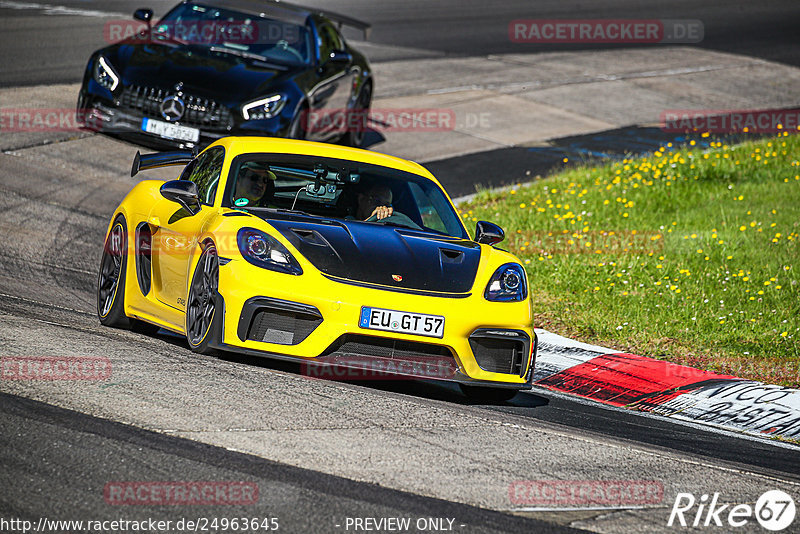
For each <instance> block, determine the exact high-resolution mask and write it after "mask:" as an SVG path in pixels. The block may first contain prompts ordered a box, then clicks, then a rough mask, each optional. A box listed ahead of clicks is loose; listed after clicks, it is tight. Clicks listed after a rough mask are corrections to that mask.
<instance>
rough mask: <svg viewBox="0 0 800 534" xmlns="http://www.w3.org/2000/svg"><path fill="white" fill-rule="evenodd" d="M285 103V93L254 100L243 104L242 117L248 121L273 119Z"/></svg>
mask: <svg viewBox="0 0 800 534" xmlns="http://www.w3.org/2000/svg"><path fill="white" fill-rule="evenodd" d="M284 104H286V99H285V98H284V97H283V95H272V96H269V97H267V98H260V99H258V100H253V101H252V102H248V103H247V104H245V105H243V106H242V117H244V120H246V121H251V120H252V121H260V120H264V119H271V118H272V117H274V116H275V115H277V114H278V113H280V112H281V110H282V109H283V106H284Z"/></svg>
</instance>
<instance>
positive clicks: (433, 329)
mask: <svg viewBox="0 0 800 534" xmlns="http://www.w3.org/2000/svg"><path fill="white" fill-rule="evenodd" d="M358 326H360V327H361V328H369V329H370V330H383V331H386V332H402V333H403V334H416V335H418V336H429V337H442V336H443V335H444V317H442V316H441V315H427V314H424V313H410V312H403V311H397V310H384V309H381V308H368V307H366V306H363V307H362V308H361V317H360V318H359V320H358Z"/></svg>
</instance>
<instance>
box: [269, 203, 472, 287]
mask: <svg viewBox="0 0 800 534" xmlns="http://www.w3.org/2000/svg"><path fill="white" fill-rule="evenodd" d="M268 222H269V224H271V225H272V226H274V227H275V229H276V230H278V231H279V232H280V233H281V234H282V235H283V236H284V237H286V239H288V240H289V242H291V243H292V245H294V246H295V247H296V248H297V249H298V250H299V251H300V253H301V254H302V255H303V256H304V257H305V258H306V259H308V261H310V262H311V263H312V264H313V265H314V267H316V268H317V269H319V270H320V271H322V272H323V273H325V274H328V275H331V276H336V277H339V278H346V279H348V280H353V281H357V282H365V283H369V284H380V285H384V286H395V287H397V288H398V289H401V290H402V289H416V290H424V291H434V292H441V293H467V292H469V291H470V289H472V285H473V283H474V282H475V275H476V273H477V271H478V265H479V263H480V259H481V248H480V245H478V244H477V243H474V242H472V241H468V240H465V239H454V238H446V237H441V238H440V237H437V236H435V235H432V234H429V233H423V232H419V231H415V230H410V229H405V228H398V227H394V226H384V225H381V224H375V223H365V222H361V221H338V220H337V221H326V223H321V224H317V223H310V222H300V221H285V220H274V219H268ZM398 277H399V278H400V280H398V279H397V278H398Z"/></svg>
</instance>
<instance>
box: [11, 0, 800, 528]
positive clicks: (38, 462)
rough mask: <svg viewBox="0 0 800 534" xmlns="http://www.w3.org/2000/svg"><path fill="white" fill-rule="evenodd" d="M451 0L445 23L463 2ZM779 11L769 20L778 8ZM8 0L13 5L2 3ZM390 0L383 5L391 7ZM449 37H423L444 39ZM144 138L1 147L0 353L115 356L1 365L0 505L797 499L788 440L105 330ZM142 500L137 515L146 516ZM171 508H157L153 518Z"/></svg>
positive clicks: (17, 510) (487, 519) (473, 504)
mask: <svg viewBox="0 0 800 534" xmlns="http://www.w3.org/2000/svg"><path fill="white" fill-rule="evenodd" d="M73 4H74V5H78V4H77V3H75V2H73ZM341 5H343V6H344V7H348V6H349V5H350V4H341ZM526 5H528V4H526ZM92 6H93V7H94V8H95V9H97V8H99V7H103V8H106V7H108V8H113V10H114V11H122V12H128V11H131V10H132V8H134V7H140V6H139V5H138V4H137V5H135V6H134V5H133V4H130V5H129V3H127V2H119V3H114V4H110V3H109V4H100V3H97V4H93V5H92ZM360 6H361V7H360V8H361V9H371V8H367V7H364V6H363V4H360ZM443 6H444V7H442V8H441V10H442V12H441V13H440V14H439V15H438V17H440V18H439V19H436V15H434V16H433V20H446V17H447V16H448V14H447V13H452V10H451V11H449V12H447V13H445V8H446V6H447V4H443ZM710 6H711V7H710V8H713V9H717V10H719V9H721V4H710ZM80 7H82V8H86V4H85V3H83V2H81V3H80ZM355 7H358V6H354V9H355ZM434 7H435V6H432V7H431V8H430V9H433V10H434V11H436V9H434ZM129 8H130V9H129ZM771 9H772V8H770V9H765V10H764V12H765V13H767V15H765V17H766V18H765V19H764V20H763V21H761V22H759V23H758V24H755V25H754V26H755V27H759V26H760V25H761V24H762V23H763V24H769V23H770V20H772V18H771V17H773V15H771V13H772V11H771ZM0 10H3V14H4V15H6V13H7V11H6V10H5V9H3V4H1V3H0ZM339 10H342V8H339ZM517 12H518V13H519V12H523V11H522V10H520V11H517ZM354 14H355V13H354ZM365 14H369V13H368V12H365ZM746 14H749V15H751V16H752V13H749V12H748V13H746ZM18 16H19V14H18ZM377 16H378V15H377V14H376V17H377ZM381 16H385V17H387V20H388V18H391V13H389V12H387V13H385V14H384V15H381ZM731 16H733V15H731ZM42 18H45V19H46V17H36V20H35V23H36V24H40V23H42V20H41V19H42ZM53 18H54V17H50V19H53ZM83 18H85V17H83ZM83 18H82V19H81V20H83ZM687 18H688V16H687ZM695 18H697V17H695ZM784 19H789V20H790V17H788V16H784ZM8 20H10V18H5V17H4V21H3V24H7V23H8V22H7V21H8ZM428 20H429V19H427V18H425V17H422V16H420V18H419V20H417V21H416V24H417V25H418V27H419V32H420V34H419V35H423V34H426V35H427V34H431V33H433V32H432V28H433V29H436V26H430V23H429V22H426V21H428ZM21 22H22V21H20V20H17V23H21ZM413 22H414V21H410V22H408V24H412V23H413ZM25 23H26V24H29V23H30V22H29V21H28V22H25ZM45 23H46V24H52V25H53V26H44V28H48V27H51V28H52V27H55V26H56V25H59V24H61V25H63V24H64V22H63V21H62V22H58V21H50V20H49V19H48V20H45ZM384 24H387V23H384ZM731 26H732V27H736V26H737V24H736V23H735V22H731ZM93 27H94V26H93ZM384 28H385V26H384ZM377 29H379V26H378V25H377V24H376V30H377ZM376 33H377V32H376ZM447 34H448V32H443V35H442V36H429V37H428V39H431V40H433V41H436V40H441V39H444V40H446V38H447ZM412 35H413V33H412ZM774 35H777V36H778V37H780V35H781V33H780V31H777V32H776V33H775V34H774ZM4 38H5V37H4ZM404 38H405V37H403V39H404ZM451 38H452V36H451ZM733 40H734V39H731V43H732V42H733ZM778 40H780V39H778ZM462 41H466V40H465V39H464V38H463V37H462ZM476 41H477V42H480V39H476ZM395 42H396V43H397V44H398V45H399V46H398V48H396V49H391V50H389V51H388V52H384V53H386V54H387V56H389V55H391V54H397V55H396V56H394V57H407V56H408V55H409V54H411V55H414V57H421V56H425V55H426V54H427V57H430V56H435V55H436V54H438V53H448V54H452V53H454V52H452V51H451V50H449V49H448V48H447V46H445V45H444V44H442V45H441V46H440V49H436V48H435V47H433V46H431V48H430V49H429V50H427V51H425V50H423V51H419V50H418V49H419V48H422V45H425V46H428V45H430V44H431V43H430V42H426V41H425V40H424V39H421V38H420V39H418V42H417V44H418V45H419V46H418V47H417V50H416V51H415V50H409V48H408V47H406V46H405V45H408V44H409V43H408V42H405V41H403V40H402V39H401V38H400V37H397V38H396V41H395ZM781 43H783V44H785V41H781ZM84 44H85V43H84ZM773 44H775V46H776V48H778V49H779V48H780V47H781V44H780V43H778V42H777V41H776V42H775V43H773ZM80 46H82V45H81V41H80V40H78V41H76V46H75V50H77V51H78V52H80V53H78V52H75V56H76V57H77V56H79V55H80V54H83V51H81V50H80ZM92 46H93V45H92ZM754 48H758V46H756V45H754ZM4 50H7V49H5V48H4ZM465 50H466V48H465ZM502 51H503V49H502V47H500V48H498V50H497V52H502ZM40 53H41V51H40ZM401 54H405V55H401ZM37 57H39V58H41V62H40V63H39V64H38V65H39V66H38V67H37V66H36V65H32V66H31V68H30V71H29V72H28V71H25V69H24V68H23V69H22V70H23V71H25V72H27V74H26V75H27V76H30V77H31V78H30V80H37V79H38V80H41V79H42V78H41V76H46V75H47V73H49V72H53V71H52V69H50V68H49V67H48V64H47V61H46V60H45V58H44V57H43V56H41V55H40V56H37ZM765 57H766V56H765ZM770 59H776V58H774V57H772V58H770ZM76 61H77V60H76ZM83 61H85V57H81V58H80V62H81V63H82V62H83ZM8 64H11V63H8ZM13 64H15V65H18V63H16V62H14V63H13ZM62 64H63V66H64V71H63V72H64V73H65V75H64V76H65V77H64V78H63V80H65V81H69V80H72V81H74V80H73V78H70V76H72V77H74V72H75V68H74V65H73V64H70V62H69V61H64V62H62ZM5 65H7V63H4V67H5ZM37 69H38V70H37ZM53 74H54V78H58V76H59V75H58V74H57V72H55V73H53ZM15 76H16V74H15ZM37 76H39V78H36V77H37ZM23 77H24V76H23ZM6 79H7V78H5V77H4V78H3V82H5V81H6ZM19 83H22V82H19ZM134 151H135V148H133V147H131V146H130V145H126V144H124V143H120V142H117V141H114V140H110V139H106V138H101V137H96V136H91V137H85V138H79V139H71V140H70V139H59V142H54V143H51V144H46V145H41V146H31V145H28V147H27V148H25V147H18V148H17V149H16V150H13V151H10V152H8V153H4V154H2V155H0V193H2V195H0V234H1V235H2V236H3V239H2V240H0V288H1V289H0V347H2V348H1V349H0V356H37V355H38V356H41V355H47V356H101V357H107V358H109V359H110V361H111V363H112V365H113V369H114V371H113V374H112V377H111V378H110V379H109V380H108V381H105V382H102V383H63V382H61V383H59V382H36V381H7V380H3V381H0V391H2V392H3V394H2V396H1V397H0V403H1V404H0V406H2V414H3V415H2V418H3V424H2V427H3V428H4V432H3V437H2V439H4V440H5V443H4V445H3V446H2V447H1V448H0V454H2V455H3V457H4V462H3V465H5V466H9V469H8V470H6V471H5V472H4V474H3V476H4V477H5V478H4V479H3V482H2V487H3V488H4V489H6V490H7V491H5V492H4V495H3V497H2V498H0V516H3V517H8V516H12V515H13V516H17V517H19V516H24V517H31V518H38V517H41V516H43V515H49V516H51V518H57V519H70V518H76V519H90V518H96V517H97V516H96V515H95V514H99V515H100V516H103V514H114V512H118V511H117V509H114V508H111V507H109V506H107V505H106V504H105V503H104V502H103V501H102V499H101V498H100V496H101V494H100V493H99V492H100V491H101V489H102V487H103V485H104V484H105V483H107V482H109V481H114V480H119V479H124V480H131V479H134V480H185V479H187V478H190V479H192V480H204V479H212V480H220V479H224V480H230V479H231V477H239V478H242V477H248V480H257V481H258V483H259V487H260V488H261V489H262V496H264V498H265V499H268V500H265V501H264V503H263V504H264V505H265V507H264V508H263V509H262V508H259V511H266V512H272V511H274V512H275V513H276V514H277V512H278V511H280V513H281V516H280V517H281V518H283V517H286V520H285V523H284V524H285V525H286V526H285V529H286V530H287V531H290V532H301V531H307V532H336V531H337V530H336V527H335V524H334V525H333V528H330V527H331V525H330V523H325V522H326V521H327V522H330V521H333V520H335V518H336V517H342V516H344V515H345V514H353V515H357V516H359V517H365V516H384V517H385V516H388V515H407V516H416V515H417V514H419V515H420V516H422V515H424V516H437V517H444V516H452V517H456V518H457V519H459V520H461V521H462V522H463V523H464V524H467V525H469V526H470V528H469V530H470V531H473V530H474V531H481V529H487V530H488V531H491V530H490V529H495V530H499V531H517V532H519V531H528V530H534V529H535V531H540V526H541V524H536V523H517V522H515V521H518V520H519V521H524V520H523V519H518V518H515V517H510V518H509V517H508V514H502V515H498V514H497V513H496V512H493V511H487V510H501V511H506V512H508V511H509V510H510V509H513V508H515V506H516V505H515V504H514V503H512V502H510V501H509V498H508V486H509V484H510V483H512V482H513V481H515V480H554V479H557V480H614V479H616V480H632V479H641V478H643V477H647V478H652V479H654V480H657V481H660V482H661V483H662V484H663V485H664V488H665V498H664V501H663V502H662V503H660V504H659V505H655V506H650V507H646V508H644V509H638V508H636V507H627V508H626V507H623V508H619V509H612V510H594V511H592V510H588V511H581V512H579V513H576V512H568V511H564V510H561V511H557V512H541V513H538V512H522V511H519V510H518V511H516V512H515V513H517V514H523V513H524V514H527V515H532V516H535V517H537V518H543V519H544V520H546V522H547V523H549V524H554V525H571V526H573V527H577V528H584V529H587V530H590V531H597V532H672V531H674V529H668V528H667V527H666V521H667V518H668V516H669V510H670V507H671V505H672V501H673V500H674V498H675V495H676V494H677V493H678V492H685V491H688V492H693V493H694V494H696V495H700V494H702V493H713V492H717V491H718V492H722V493H723V497H724V498H725V499H726V502H752V501H755V499H757V498H758V496H759V495H760V494H761V493H763V492H764V491H765V490H767V489H782V490H784V491H788V492H790V493H791V494H793V495H794V496H795V497H796V498H797V496H798V495H800V491H798V488H800V465H798V455H797V449H796V447H794V446H793V445H788V444H782V443H777V442H770V441H767V440H760V439H751V438H746V437H743V436H738V435H736V434H733V433H730V432H717V431H711V430H708V429H703V428H700V427H696V426H687V425H677V424H675V423H672V422H669V421H665V420H662V419H658V418H655V417H651V416H647V415H642V414H636V413H630V412H626V411H624V410H620V409H615V408H611V407H605V406H599V405H597V404H594V403H591V402H583V401H579V400H576V399H574V398H570V397H567V396H564V395H559V394H556V393H552V392H549V391H546V390H540V389H537V390H535V391H533V392H531V393H522V394H519V395H518V396H517V397H516V398H515V399H514V400H512V401H511V402H510V403H506V404H500V405H493V406H486V405H475V404H470V403H468V402H467V401H466V400H465V399H464V398H463V397H461V396H460V394H458V393H457V392H456V391H455V390H454V389H453V388H451V387H449V386H442V385H437V384H430V383H419V382H391V383H390V382H379V383H364V384H347V383H338V382H329V381H321V380H309V379H308V377H304V376H303V375H302V373H300V371H299V369H298V368H297V366H291V365H285V364H279V363H275V362H270V361H266V360H259V359H255V358H246V357H240V356H236V355H224V356H223V357H221V358H206V357H198V356H195V355H193V354H192V353H190V352H189V351H188V349H187V348H186V346H185V344H184V343H182V341H181V340H180V339H177V338H175V337H174V336H170V335H156V336H143V335H139V334H134V333H130V332H124V331H118V330H112V329H107V328H102V327H100V326H99V325H98V323H97V319H96V317H95V315H94V284H95V279H96V269H97V265H98V262H99V254H100V251H101V247H102V241H103V235H104V232H105V230H106V225H107V224H108V217H109V216H110V214H111V212H112V210H113V208H114V207H115V206H116V204H117V203H118V202H119V200H120V199H121V198H122V197H123V196H124V194H125V193H126V192H127V191H128V190H129V189H130V187H131V186H132V181H131V180H130V179H129V178H127V175H128V174H127V171H128V169H129V166H130V157H131V155H132V153H133V152H134ZM475 157H476V158H477V157H480V156H477V155H476V156H475ZM484 157H488V156H484ZM494 161H497V160H496V159H495V160H494ZM453 164H454V165H459V164H460V162H458V161H456V160H454V161H453ZM149 176H151V177H153V176H155V177H158V176H160V177H167V176H169V174H168V173H165V172H163V171H156V172H155V174H152V173H151V174H150V175H149ZM28 399H33V400H28ZM229 449H233V450H234V451H235V452H231V450H229ZM64 480H66V481H67V483H64V482H62V481H64ZM37 488H41V489H42V492H36V491H35V490H36V489H37ZM267 495H268V496H267ZM448 503H449V504H448ZM453 503H460V504H453ZM139 510H141V509H139ZM139 510H137V511H136V513H135V514H134V513H132V512H128V513H130V514H131V517H133V516H135V517H137V518H138V517H139V516H140V515H142V516H144V515H145V514H144V513H140V512H139ZM75 511H79V513H80V515H81V517H76V516H75V515H73V514H72V513H71V512H75ZM51 512H52V513H51ZM126 512H127V508H126ZM150 512H151V511H150V510H148V514H149V513H150ZM189 512H191V513H192V514H193V515H202V513H197V510H196V509H191V510H189V511H188V512H187V513H189ZM177 513H178V512H176V509H173V508H168V509H163V508H160V509H153V510H152V514H153V516H159V517H168V518H174V517H175V516H176V514H177ZM207 513H209V514H213V515H216V516H217V517H223V516H224V515H230V514H226V513H225V511H222V512H220V511H218V510H216V509H214V510H208V511H207ZM262 513H263V512H262ZM493 514H495V515H493ZM126 515H127V514H126ZM462 518H463V519H462ZM534 527H535V528H534ZM751 527H752V525H751ZM543 528H549V527H543ZM553 528H555V527H553ZM282 530H283V528H282ZM742 531H743V532H748V531H758V530H756V529H751V528H745V529H742Z"/></svg>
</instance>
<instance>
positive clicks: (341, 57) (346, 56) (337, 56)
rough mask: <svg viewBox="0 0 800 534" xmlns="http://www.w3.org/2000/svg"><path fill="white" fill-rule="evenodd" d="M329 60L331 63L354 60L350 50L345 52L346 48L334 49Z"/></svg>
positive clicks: (343, 62) (344, 62)
mask: <svg viewBox="0 0 800 534" xmlns="http://www.w3.org/2000/svg"><path fill="white" fill-rule="evenodd" d="M328 61H330V62H331V63H341V64H346V63H351V62H352V61H353V56H352V55H351V54H350V53H349V52H345V51H344V50H334V51H333V52H331V55H330V58H328Z"/></svg>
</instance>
